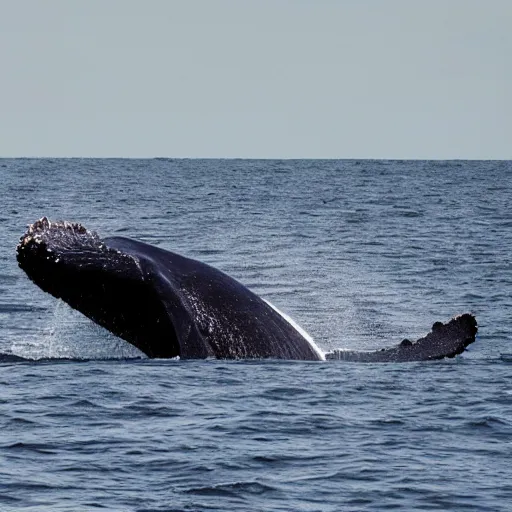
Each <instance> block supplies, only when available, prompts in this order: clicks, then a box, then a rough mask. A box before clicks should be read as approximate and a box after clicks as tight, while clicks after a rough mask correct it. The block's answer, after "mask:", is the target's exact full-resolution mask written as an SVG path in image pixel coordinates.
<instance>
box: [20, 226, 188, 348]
mask: <svg viewBox="0 0 512 512" xmlns="http://www.w3.org/2000/svg"><path fill="white" fill-rule="evenodd" d="M16 252H17V260H18V265H19V266H20V268H22V269H23V270H24V271H25V273H26V274H27V276H28V277H29V278H30V279H31V280H32V281H33V282H34V283H35V284H37V285H38V286H39V287H40V288H41V289H42V290H44V291H45V292H48V293H50V294H51V295H53V296H54V297H56V298H58V299H62V300H64V301H65V302H67V303H68V304H69V305H70V306H71V307H72V308H74V309H76V310H78V311H80V312H81V313H83V314H84V315H85V316H87V317H88V318H90V319H91V320H93V321H94V322H96V323H98V324H99V325H101V326H103V327H105V328H107V329H108V330H109V331H111V332H112V333H114V334H116V335H117V336H119V337H121V338H123V339H124V340H126V341H128V342H129V343H131V344H132V345H134V346H136V347H137V348H138V349H140V350H141V351H142V352H144V353H145V354H146V355H148V356H149V357H163V358H169V357H176V356H179V355H180V350H179V343H178V342H177V339H176V334H175V330H174V327H173V325H172V320H171V318H170V315H169V313H168V311H167V310H166V308H165V306H164V304H163V303H162V301H161V299H160V297H159V295H158V292H157V291H156V290H155V289H154V287H153V285H152V283H151V281H150V280H148V279H146V278H145V276H144V273H143V271H142V269H141V266H140V264H139V261H138V260H137V258H136V257H134V256H131V255H128V254H125V253H123V252H122V251H119V250H117V249H112V248H110V247H108V246H107V245H106V244H105V242H104V241H103V240H102V239H101V238H100V237H99V236H98V235H97V234H96V233H95V232H93V231H89V230H87V229H86V228H85V227H84V226H82V225H81V224H78V223H71V222H62V221H58V222H52V221H50V220H49V219H48V218H47V217H43V218H41V219H39V220H38V221H36V222H34V223H33V224H32V225H30V226H29V227H28V230H27V232H26V233H25V234H24V235H23V236H22V237H21V239H20V242H19V244H18V246H17V248H16ZM149 336H150V338H149Z"/></svg>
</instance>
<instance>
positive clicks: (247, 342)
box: [17, 217, 477, 362]
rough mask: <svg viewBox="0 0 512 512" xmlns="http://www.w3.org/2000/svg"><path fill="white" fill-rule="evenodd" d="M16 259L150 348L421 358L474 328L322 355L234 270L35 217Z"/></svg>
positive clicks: (159, 354)
mask: <svg viewBox="0 0 512 512" xmlns="http://www.w3.org/2000/svg"><path fill="white" fill-rule="evenodd" d="M17 259H18V264H19V266H20V267H21V268H22V269H23V270H24V271H25V272H26V274H27V276H28V277H29V278H30V279H31V280H32V281H33V282H34V283H35V284H37V285H38V286H39V287H40V288H41V289H42V290H44V291H45V292H48V293H50V294H52V295H53V296H54V297H57V298H60V299H62V300H64V301H65V302H67V303H68V304H69V305H70V306H71V307H73V308H74V309H77V310H78V311H80V312H81V313H83V314H84V315H85V316H87V317H89V318H90V319H92V320H93V321H94V322H96V323H98V324H99V325H101V326H103V327H105V328H107V329H108V330H110V331H111V332H112V333H114V334H115V335H117V336H119V337H121V338H123V339H124V340H126V341H128V342H129V343H131V344H132V345H134V346H135V347H137V348H138V349H140V350H141V351H142V352H144V353H145V354H146V355H147V356H148V357H152V358H172V357H180V358H183V359H204V358H209V357H212V358H219V359H266V358H273V359H289V360H311V361H317V360H323V359H325V358H327V359H342V360H346V361H355V362H408V361H422V360H433V359H442V358H444V357H454V356H455V355H457V354H460V353H461V352H463V351H464V350H465V348H466V347H467V346H468V345H469V344H470V343H472V342H474V341H475V336H476V332H477V324H476V320H475V318H474V316H472V315H470V314H464V315H460V316H458V317H455V318H453V319H452V320H450V321H449V322H448V323H446V324H443V323H441V322H436V323H435V324H434V326H433V330H432V332H431V333H429V334H428V335H427V336H425V337H424V338H421V339H419V340H418V341H416V342H410V341H408V340H404V341H403V342H402V343H400V344H399V345H397V346H395V347H392V348H389V349H383V350H378V351H375V352H357V351H341V350H336V351H333V352H331V353H328V354H326V355H325V356H324V354H323V353H322V352H321V351H320V350H319V349H317V347H315V346H314V345H313V344H311V343H310V342H309V341H308V340H307V339H306V338H305V337H304V336H303V335H302V334H301V333H300V332H299V331H298V330H297V329H295V327H293V326H292V325H291V324H290V323H289V322H288V321H287V320H286V319H285V318H283V317H282V316H281V315H280V314H279V313H278V312H276V311H275V310H274V309H273V308H272V307H271V306H269V304H267V303H266V302H265V301H264V300H262V299H261V298H260V297H258V296H257V295H256V294H255V293H253V292H251V291H250V290H249V289H247V288H246V287H245V286H243V285H242V284H241V283H239V282H238V281H236V280H235V279H233V278H231V277H230V276H228V275H226V274H225V273H223V272H221V271H220V270H218V269H216V268H213V267H211V266H209V265H207V264H205V263H202V262H200V261H196V260H193V259H190V258H186V257H184V256H181V255H179V254H176V253H173V252H170V251H166V250H164V249H161V248H159V247H154V246H152V245H149V244H145V243H143V242H139V241H136V240H132V239H129V238H124V237H111V238H105V239H101V238H100V237H99V236H98V235H97V234H96V233H94V232H91V231H88V230H87V229H85V228H84V227H83V226H82V225H81V224H77V223H69V222H60V221H59V222H51V221H49V220H48V219H47V218H46V217H43V218H42V219H40V220H38V221H36V222H35V223H34V224H32V225H31V226H29V228H28V231H27V232H26V233H25V234H24V235H23V236H22V237H21V239H20V243H19V244H18V247H17Z"/></svg>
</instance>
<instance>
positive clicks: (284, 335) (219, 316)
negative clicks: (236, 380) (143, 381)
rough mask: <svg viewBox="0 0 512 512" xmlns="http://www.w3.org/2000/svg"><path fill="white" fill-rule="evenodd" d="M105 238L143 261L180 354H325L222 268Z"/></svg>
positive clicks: (309, 357)
mask: <svg viewBox="0 0 512 512" xmlns="http://www.w3.org/2000/svg"><path fill="white" fill-rule="evenodd" d="M104 243H105V245H106V246H107V247H108V248H110V249H114V250H117V251H120V252H121V253H123V254H125V255H130V256H131V257H132V258H134V259H135V260H136V261H137V263H138V265H139V266H140V269H141V272H142V275H143V280H144V281H145V282H146V283H147V284H150V286H151V287H152V288H153V289H154V290H155V292H156V293H157V295H158V296H159V298H160V301H161V303H162V304H163V305H164V307H165V308H166V310H167V312H168V314H169V317H170V318H171V323H172V324H173V326H174V330H175V331H176V333H177V334H176V337H177V340H178V343H179V346H180V357H184V358H198V357H201V358H204V357H216V358H221V359H242V358H243V359H245V358H278V359H299V360H318V359H320V356H319V354H318V353H317V352H316V351H315V350H314V348H313V347H312V346H311V344H310V342H309V341H308V340H307V339H305V337H304V336H303V335H302V334H301V333H300V332H299V331H298V330H297V329H296V328H294V326H293V325H291V324H290V323H289V322H288V321H287V320H286V319H285V318H283V316H281V315H280V314H279V313H278V312H277V311H276V310H275V309H274V308H272V307H271V306H269V305H268V304H267V303H266V302H265V301H264V300H262V299H261V298H260V297H258V296H257V295H256V294H255V293H253V292H251V291H250V290H249V289H247V288H246V287H245V286H243V285H242V284H241V283H239V282H238V281H237V280H235V279H233V278H232V277H230V276H228V275H227V274H225V273H223V272H222V271H220V270H218V269H216V268H214V267H211V266H209V265H207V264H205V263H202V262H199V261H196V260H193V259H190V258H186V257H184V256H181V255H179V254H176V253H173V252H170V251H166V250H164V249H161V248H158V247H154V246H151V245H148V244H145V243H143V242H138V241H136V240H131V239H128V238H124V237H111V238H106V239H104Z"/></svg>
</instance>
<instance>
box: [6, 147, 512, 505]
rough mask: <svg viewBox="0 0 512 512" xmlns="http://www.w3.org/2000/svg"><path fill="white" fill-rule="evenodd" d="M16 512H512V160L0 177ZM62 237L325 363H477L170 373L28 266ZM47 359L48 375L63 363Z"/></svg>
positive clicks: (196, 164)
mask: <svg viewBox="0 0 512 512" xmlns="http://www.w3.org/2000/svg"><path fill="white" fill-rule="evenodd" d="M0 177H1V180H0V191H1V194H0V197H1V198H2V209H1V211H0V262H1V267H0V291H1V293H0V352H1V353H12V354H16V355H19V356H22V357H25V358H30V359H33V361H29V362H23V363H14V362H10V363H0V384H1V387H0V429H1V431H2V436H1V440H0V473H1V475H2V477H1V478H0V508H1V509H2V510H5V511H18V510H21V509H31V510H52V511H72V510H73V511H74V510H91V509H94V508H103V509H106V510H112V511H119V510H128V511H140V512H142V511H169V510H174V511H178V510H179V511H203V510H218V511H223V510H226V509H228V508H229V509H230V510H241V511H252V510H254V511H259V510H273V511H296V510H308V511H322V512H324V511H338V510H344V511H345V510H346V511H363V510H364V511H366V510H368V511H369V510H372V511H381V510H383V509H404V510H415V511H416V510H418V511H419V510H457V511H470V510H471V511H473V510H479V511H493V512H494V511H508V510H509V508H510V506H509V503H510V502H511V500H512V484H511V482H512V470H511V467H510V460H511V459H512V444H511V443H510V439H511V438H512V384H511V383H512V346H511V342H512V315H511V311H512V256H511V254H512V215H511V213H510V207H511V205H512V161H511V160H395V159H384V160H382V159H381V160H375V159H363V160H361V159H342V160H338V159H322V160H319V159H245V158H227V159H216V158H212V159H208V158H202V159H196V158H167V157H155V158H150V159H138V158H81V157H71V158H2V159H0ZM43 216H47V217H49V218H51V219H54V220H69V221H74V222H80V223H82V224H83V225H84V226H86V227H87V228H88V229H91V230H94V231H97V232H98V233H99V234H100V235H101V236H115V235H116V234H119V235H122V236H127V237H131V238H135V239H138V240H141V241H144V242H147V243H150V244H154V245H156V246H159V247H162V248H165V249H168V250H171V251H173V252H178V253H180V254H183V255H186V256H189V257H191V258H195V259H199V260H201V261H204V262H206V263H208V264H210V265H213V266H215V267H217V268H219V269H221V270H222V271H224V272H226V273H227V274H229V275H231V276H233V277H234V278H236V279H237V280H239V281H240V282H242V283H243V284H245V285H246V286H248V287H249V288H250V289H251V290H253V291H254V292H256V293H257V294H258V295H260V296H261V297H263V298H265V299H268V300H270V302H272V303H273V304H275V306H276V307H278V308H279V309H280V310H282V311H284V312H285V313H286V314H288V315H289V316H290V317H292V318H293V319H294V320H295V321H296V322H297V323H298V324H299V325H300V326H301V327H302V328H304V329H305V330H306V331H307V332H308V333H309V334H310V335H311V336H312V337H313V339H314V340H315V342H316V343H317V344H318V345H319V346H320V347H321V348H322V349H323V350H325V351H327V350H332V349H335V348H348V349H357V350H373V349H378V348H384V347H388V346H391V345H394V344H396V343H398V342H399V341H400V340H402V339H404V338H408V339H416V338H419V337H421V336H422V335H424V334H426V333H427V332H428V331H429V330H430V328H431V326H432V324H433V323H434V322H435V321H439V320H440V321H447V320H449V319H450V318H451V317H452V316H454V315H457V314H460V313H464V312H471V313H473V314H474V315H475V316H476V318H477V321H478V325H479V332H478V335H477V340H476V342H475V343H474V344H473V345H471V346H470V347H469V350H468V351H467V352H465V353H464V354H462V355H461V356H458V357H456V358H454V359H451V360H443V361H438V362H424V363H409V364H406V363H404V364H396V363H395V364H356V363H343V362H335V361H331V362H316V363H307V362H287V361H210V360H208V361H174V360H173V361H167V360H149V359H145V358H143V357H142V354H141V353H139V352H137V351H136V349H134V348H133V347H131V346H130V345H128V344H127V343H126V342H124V341H123V340H120V339H118V338H116V337H114V336H113V335H111V334H109V333H108V332H106V331H104V330H103V329H101V328H100V327H98V326H96V325H95V324H93V323H92V322H90V321H89V320H87V319H86V318H84V317H83V316H82V315H81V314H79V313H77V312H76V311H73V310H71V309H70V308H69V307H68V306H67V305H66V304H64V303H62V302H59V301H57V300H55V299H54V298H53V297H51V296H49V295H47V294H44V293H43V292H42V291H41V290H40V289H39V288H37V287H36V286H35V285H34V284H33V283H32V282H30V280H29V279H28V278H27V277H26V275H25V274H24V273H23V272H22V271H21V270H20V269H19V268H18V266H17V263H16V257H15V247H16V244H17V243H18V241H19V238H20V236H21V235H22V234H23V233H24V231H25V229H26V225H27V224H29V223H32V222H34V221H35V220H36V219H38V218H41V217H43ZM41 359H44V361H41Z"/></svg>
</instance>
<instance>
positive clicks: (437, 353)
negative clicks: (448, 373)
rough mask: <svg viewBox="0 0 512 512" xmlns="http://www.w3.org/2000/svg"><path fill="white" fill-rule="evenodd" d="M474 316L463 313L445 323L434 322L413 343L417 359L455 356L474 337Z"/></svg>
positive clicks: (475, 326) (476, 327)
mask: <svg viewBox="0 0 512 512" xmlns="http://www.w3.org/2000/svg"><path fill="white" fill-rule="evenodd" d="M477 331H478V326H477V322H476V318H475V317H474V316H473V315H471V314H469V313H465V314H463V315H459V316H456V317H454V318H452V319H451V320H450V321H449V322H447V323H446V324H443V323H442V322H436V323H435V324H434V325H433V326H432V330H431V331H430V332H429V333H428V334H427V335H426V336H425V337H423V338H420V339H419V340H418V341H416V342H415V343H414V344H413V347H414V350H415V352H417V354H418V356H420V357H419V358H418V359H419V360H428V359H443V358H445V357H455V356H456V355H458V354H461V353H462V352H464V350H466V348H467V347H468V345H470V344H471V343H473V342H474V341H475V339H476V333H477Z"/></svg>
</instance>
